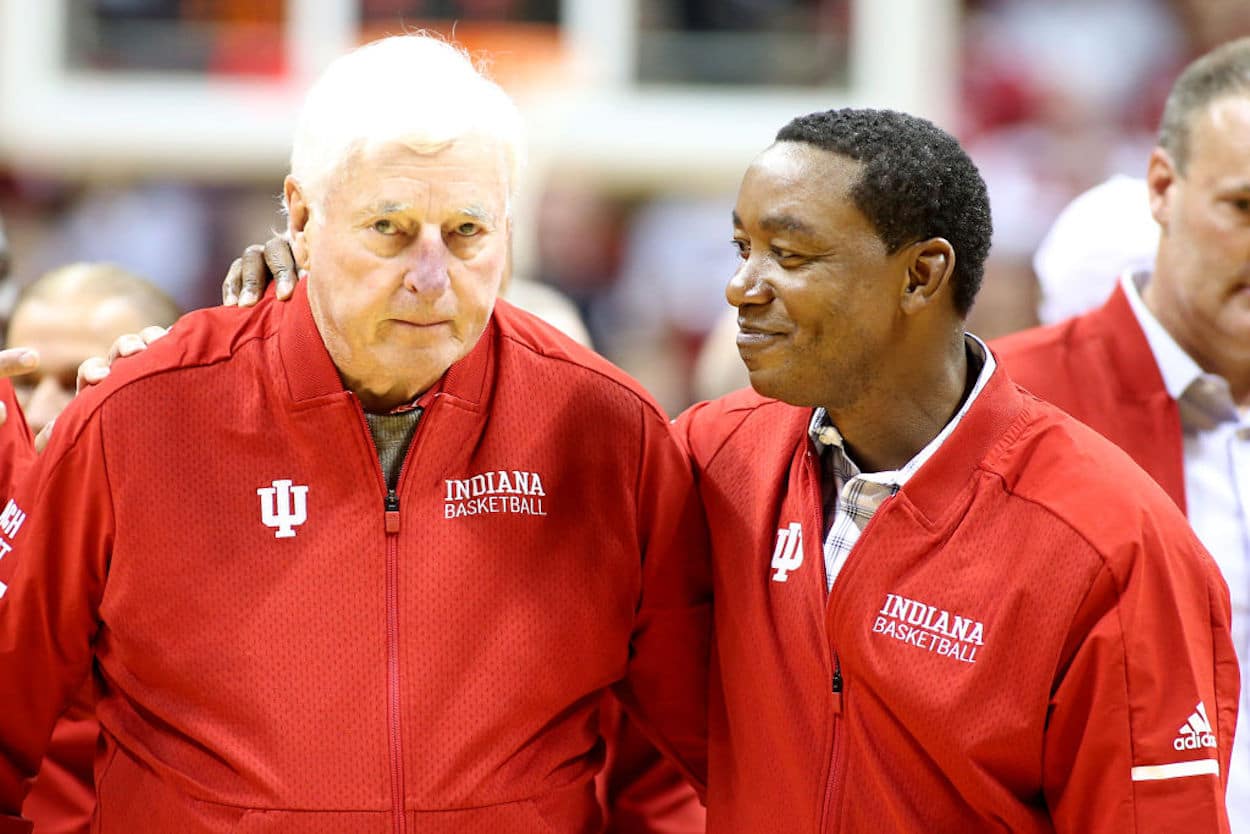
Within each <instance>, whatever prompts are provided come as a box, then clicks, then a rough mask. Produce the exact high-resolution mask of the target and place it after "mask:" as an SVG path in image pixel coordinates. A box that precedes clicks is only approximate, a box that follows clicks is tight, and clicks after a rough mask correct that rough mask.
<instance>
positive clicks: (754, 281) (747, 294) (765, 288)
mask: <svg viewBox="0 0 1250 834" xmlns="http://www.w3.org/2000/svg"><path fill="white" fill-rule="evenodd" d="M771 298H772V287H771V286H770V285H769V283H768V281H767V279H766V278H765V276H764V274H763V271H762V270H761V269H760V264H759V263H758V262H757V261H756V260H755V259H754V258H750V257H748V258H746V259H745V260H743V261H742V262H741V263H739V264H738V271H737V272H735V273H734V274H733V277H732V278H730V279H729V284H728V285H726V287H725V300H726V301H728V302H729V303H730V304H732V305H733V306H734V307H742V306H743V305H746V304H766V303H768V301H769V300H770V299H771Z"/></svg>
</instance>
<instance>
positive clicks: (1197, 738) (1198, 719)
mask: <svg viewBox="0 0 1250 834" xmlns="http://www.w3.org/2000/svg"><path fill="white" fill-rule="evenodd" d="M1172 746H1173V747H1175V748H1176V749H1177V750H1197V749H1199V748H1201V747H1215V746H1216V743H1215V732H1214V731H1213V730H1212V729H1211V722H1210V720H1208V719H1207V708H1206V707H1205V706H1203V704H1202V701H1199V702H1198V708H1197V709H1196V710H1194V714H1193V715H1191V716H1189V720H1188V721H1186V722H1185V723H1184V724H1182V725H1181V728H1180V729H1179V730H1178V731H1177V735H1176V738H1175V739H1173V740H1172Z"/></svg>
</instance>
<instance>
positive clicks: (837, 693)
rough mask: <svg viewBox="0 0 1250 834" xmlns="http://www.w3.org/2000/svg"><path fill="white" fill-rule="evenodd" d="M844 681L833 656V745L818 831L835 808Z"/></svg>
mask: <svg viewBox="0 0 1250 834" xmlns="http://www.w3.org/2000/svg"><path fill="white" fill-rule="evenodd" d="M844 687H845V682H844V681H843V680H842V664H841V663H840V662H839V661H838V656H837V655H836V654H835V655H834V656H833V681H832V686H831V687H830V689H831V690H832V693H833V702H832V703H833V745H832V750H831V751H830V753H829V778H828V779H826V780H825V801H824V803H823V804H822V805H821V809H820V828H818V829H817V831H820V832H821V834H823V833H824V832H825V831H827V830H828V825H829V817H830V815H831V814H833V813H834V812H835V810H836V805H835V804H834V799H835V797H836V796H837V788H838V776H839V775H840V773H839V769H840V768H841V766H842V728H841V727H840V726H839V725H840V724H841V723H842V694H843V689H844Z"/></svg>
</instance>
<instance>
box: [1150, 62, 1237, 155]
mask: <svg viewBox="0 0 1250 834" xmlns="http://www.w3.org/2000/svg"><path fill="white" fill-rule="evenodd" d="M1235 94H1240V95H1244V96H1250V38H1240V39H1238V40H1235V41H1230V42H1229V43H1226V44H1224V45H1223V46H1220V47H1217V48H1216V49H1213V50H1211V51H1210V52H1208V53H1207V54H1206V55H1203V56H1202V57H1201V58H1199V59H1198V60H1196V61H1194V62H1193V63H1192V64H1190V65H1189V66H1187V67H1185V70H1184V71H1183V72H1182V73H1181V74H1180V77H1179V78H1177V79H1176V83H1174V84H1173V85H1172V91H1171V92H1170V93H1168V100H1167V103H1166V104H1165V105H1164V106H1163V121H1162V122H1161V123H1160V125H1159V139H1158V142H1159V147H1161V148H1163V149H1164V150H1165V151H1167V152H1168V155H1169V156H1171V157H1172V162H1173V163H1174V164H1175V165H1176V170H1177V171H1179V172H1180V173H1182V174H1184V173H1185V167H1186V166H1187V165H1188V164H1189V150H1190V148H1189V139H1190V130H1191V128H1192V127H1193V121H1194V117H1195V116H1197V115H1199V114H1201V113H1203V112H1205V111H1206V109H1207V107H1209V106H1210V105H1211V104H1212V103H1213V102H1214V101H1215V100H1216V99H1220V98H1223V97H1224V96H1229V95H1235Z"/></svg>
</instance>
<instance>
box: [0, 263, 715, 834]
mask: <svg viewBox="0 0 1250 834" xmlns="http://www.w3.org/2000/svg"><path fill="white" fill-rule="evenodd" d="M17 505H18V507H19V512H20V513H21V515H20V516H14V517H13V518H12V519H10V522H9V525H8V527H0V535H4V536H5V537H6V540H7V541H9V542H10V543H11V544H12V545H13V547H14V550H13V552H12V553H10V554H9V555H8V556H7V557H6V558H5V559H3V560H0V580H3V581H4V582H5V583H6V585H7V592H6V593H5V595H4V596H3V598H0V811H3V813H5V814H9V815H14V814H15V813H16V811H17V808H18V806H19V803H20V801H21V795H22V793H23V790H24V780H25V779H27V778H28V777H29V776H30V775H32V774H33V772H34V770H35V768H36V766H37V764H38V761H39V756H40V754H41V752H42V749H43V745H44V744H45V743H46V738H47V733H48V730H49V728H50V727H51V725H52V722H53V720H54V719H55V716H56V715H57V714H58V712H59V710H60V709H61V707H62V706H63V705H64V703H65V701H66V699H67V698H68V697H69V695H70V694H71V691H72V689H73V687H74V686H75V684H76V683H77V682H79V681H80V680H81V678H82V675H83V673H84V672H85V671H86V670H87V669H88V668H89V667H90V668H92V669H93V670H94V676H95V681H96V685H97V689H98V691H99V693H100V699H99V702H98V706H97V712H98V716H99V719H100V725H101V729H102V738H103V742H102V752H101V755H100V756H99V757H98V758H97V762H96V783H97V792H98V805H97V810H96V820H95V821H94V823H93V824H94V825H97V826H98V827H99V830H100V831H102V832H111V831H125V832H135V831H144V832H166V831H168V832H178V834H193V833H194V832H227V831H231V832H233V831H238V832H245V833H246V834H252V833H253V832H256V833H260V832H277V831H281V832H343V831H351V832H354V833H356V832H358V833H359V834H373V832H376V834H382V832H388V834H389V833H390V832H404V831H421V832H434V833H435V834H441V833H442V832H446V834H452V832H456V834H466V833H467V832H475V831H481V832H491V834H501V833H502V832H531V831H533V832H541V831H546V830H548V829H551V830H554V831H559V832H593V831H596V830H597V829H598V826H599V825H600V820H599V812H598V805H597V803H596V801H595V796H594V788H593V784H592V778H593V775H594V772H595V770H596V769H597V768H598V766H599V764H600V762H601V759H602V751H603V742H602V739H601V737H600V733H599V725H598V721H597V715H598V709H599V704H600V703H601V699H602V696H603V693H604V691H605V689H606V688H608V687H614V688H615V690H616V692H617V694H618V695H619V696H620V698H621V700H622V701H623V702H624V703H625V705H626V706H627V708H629V709H630V710H631V714H632V715H633V716H634V717H636V718H637V720H638V721H639V723H640V725H641V726H643V727H645V728H647V729H648V731H649V732H650V733H652V734H653V735H654V736H655V737H656V738H657V739H658V740H659V741H660V744H661V746H662V747H664V749H666V750H667V751H669V752H671V753H673V754H674V755H675V757H676V758H677V760H678V761H679V762H680V763H681V764H682V766H683V768H684V769H685V770H686V771H687V773H688V774H689V775H691V776H692V777H693V778H694V779H695V780H696V781H699V782H701V781H702V779H703V773H704V769H705V762H704V756H705V732H706V729H705V716H704V704H705V697H706V692H705V674H706V666H705V664H706V656H707V651H706V650H707V635H708V625H709V619H710V601H709V597H708V592H709V587H708V576H707V562H706V549H705V548H706V541H705V537H706V531H705V528H704V526H703V521H702V514H701V510H700V509H699V506H698V501H697V496H696V495H695V492H694V489H693V485H692V482H691V477H690V471H689V466H688V463H687V461H686V459H685V457H684V456H683V454H682V452H681V450H680V449H679V448H678V446H677V444H676V443H675V442H674V440H673V438H672V436H671V433H670V429H669V426H668V424H667V422H666V421H665V419H664V416H663V414H662V413H661V412H660V411H659V409H658V408H657V407H656V406H655V405H654V404H653V403H652V401H651V400H650V398H649V397H647V396H646V395H645V394H644V393H643V392H642V391H641V390H640V389H639V388H638V386H637V385H636V384H635V383H633V382H632V381H631V380H629V379H628V378H627V377H625V376H624V375H623V374H621V373H620V372H619V371H617V370H615V369H613V368H612V367H611V366H610V365H608V364H607V363H606V362H604V361H603V360H601V359H599V358H598V357H596V356H595V355H593V354H591V353H589V352H587V351H584V350H583V349H581V348H579V347H578V346H576V345H574V344H573V343H572V342H570V341H568V340H566V339H565V338H563V337H562V336H560V335H559V334H558V333H556V332H555V331H553V330H552V329H551V328H549V327H547V326H546V325H544V324H542V323H541V322H539V321H537V320H536V319H534V318H533V317H531V316H529V315H527V314H525V313H522V312H520V311H517V310H515V309H514V308H512V307H510V306H509V305H507V304H506V303H504V302H500V303H499V304H498V305H497V307H496V310H495V314H494V316H493V317H492V321H491V323H490V325H489V326H488V328H487V330H486V332H485V333H484V334H483V336H482V338H481V340H480V341H479V343H478V344H477V346H476V347H475V348H474V349H473V350H472V351H471V352H470V354H469V355H468V356H467V357H465V358H464V359H463V360H461V361H460V362H458V363H457V364H456V365H454V366H453V367H452V368H451V369H450V370H449V371H448V373H447V374H446V375H445V377H444V379H443V381H442V383H441V386H440V388H439V391H438V393H437V394H436V395H435V396H434V397H433V398H432V400H431V401H430V403H429V406H428V409H427V410H426V412H425V413H424V414H423V416H422V417H421V420H420V423H419V425H418V428H417V431H416V435H415V437H414V439H413V441H412V445H411V447H410V449H409V451H408V455H407V458H406V462H405V465H404V469H403V472H402V474H401V476H400V480H399V485H398V489H397V490H396V491H395V492H394V493H391V494H388V492H387V490H386V489H385V487H384V484H383V481H382V477H381V471H380V468H379V465H378V461H377V456H376V453H375V451H374V448H373V444H372V442H371V439H370V435H369V432H368V429H367V426H366V422H365V419H364V415H363V412H362V411H361V409H360V406H359V402H358V400H357V399H356V398H355V396H354V395H352V394H350V393H349V392H346V391H344V389H343V387H342V384H341V382H340V380H339V377H338V375H337V373H336V370H335V368H334V366H333V364H332V363H331V361H330V358H329V356H328V354H327V353H326V351H325V348H324V346H323V344H322V341H321V339H320V336H319V334H318V333H317V330H316V327H315V325H314V323H313V321H312V316H311V313H310V311H309V307H308V301H307V296H306V293H305V290H304V289H303V287H302V286H301V287H300V288H299V289H297V294H296V298H295V299H294V300H293V301H292V302H290V303H287V304H279V303H273V302H272V301H271V300H269V299H266V300H264V301H262V303H261V304H260V305H259V306H258V307H257V308H256V309H255V310H254V311H237V310H226V309H218V310H210V311H202V312H199V313H195V314H192V315H190V316H188V317H184V318H183V319H182V320H181V321H180V322H179V323H178V325H177V326H176V327H175V328H174V330H173V332H171V334H170V335H169V336H167V337H165V338H164V339H161V340H160V341H159V342H157V343H155V344H154V345H153V346H152V347H151V348H149V349H148V351H146V352H145V353H144V354H143V355H142V356H140V357H137V358H135V359H133V360H131V361H129V362H127V363H123V364H122V365H120V366H118V368H117V369H115V370H114V372H113V373H112V374H111V375H110V377H109V379H108V380H107V381H106V382H104V383H103V384H101V385H100V386H98V387H97V388H96V389H93V390H91V391H89V392H86V393H85V394H84V395H82V396H81V397H79V398H78V399H77V400H75V402H74V403H72V404H71V405H70V407H69V408H68V409H67V410H66V412H65V413H64V414H63V415H62V416H61V418H60V419H59V421H58V423H57V429H56V432H54V434H53V439H52V442H51V445H50V446H49V448H48V449H47V450H46V451H45V453H44V454H43V456H42V457H41V458H40V460H39V462H38V463H37V464H36V467H35V470H34V472H33V475H32V477H31V478H30V479H29V481H28V484H27V486H26V487H25V488H23V489H20V490H19V491H18V494H17ZM21 830H24V824H23V823H21V822H19V821H17V820H16V819H15V818H14V817H13V816H9V817H7V818H3V819H0V831H21Z"/></svg>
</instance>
